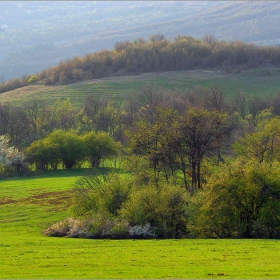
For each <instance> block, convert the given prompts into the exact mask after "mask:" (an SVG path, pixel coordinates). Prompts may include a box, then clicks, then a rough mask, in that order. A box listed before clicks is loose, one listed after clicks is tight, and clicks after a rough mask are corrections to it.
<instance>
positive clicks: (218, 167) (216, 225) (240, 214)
mask: <svg viewBox="0 0 280 280" xmlns="http://www.w3.org/2000/svg"><path fill="white" fill-rule="evenodd" d="M277 100H279V96H278V95H275V96H274V97H270V98H269V97H258V96H256V97H252V98H245V96H244V95H243V94H242V93H240V94H237V95H236V96H235V97H231V99H229V97H227V96H225V94H224V91H223V89H222V88H220V87H219V86H215V85H214V86H212V87H209V88H207V89H202V88H200V87H195V88H191V89H189V90H187V91H186V92H177V91H172V92H170V91H164V90H161V91H156V90H155V89H153V88H152V87H151V86H149V85H146V86H145V87H143V89H142V92H140V93H139V94H137V95H129V96H127V99H126V102H125V104H121V103H119V102H118V101H116V100H108V99H103V98H93V97H87V98H86V99H85V102H84V105H83V106H82V108H79V109H75V108H74V107H73V106H72V104H71V100H70V99H66V100H58V101H57V102H55V103H54V104H52V105H47V104H45V103H43V102H42V101H40V100H38V99H33V100H31V101H30V102H29V103H27V104H25V105H24V106H22V107H14V106H12V105H9V104H4V105H1V106H0V123H1V126H0V128H1V130H2V131H1V134H2V136H1V137H2V138H1V139H2V140H1V143H0V144H1V154H0V163H1V171H2V173H3V174H4V173H5V172H6V174H7V175H15V174H19V173H21V172H25V171H28V170H36V169H37V170H46V169H57V168H73V167H81V166H82V165H83V164H84V163H87V164H88V166H91V167H93V169H92V170H95V167H98V166H99V165H100V163H101V161H102V160H103V159H105V158H108V157H114V158H118V160H119V161H120V162H121V163H122V169H121V170H123V171H125V172H126V175H125V176H124V177H123V176H121V175H119V174H117V173H116V174H110V175H106V176H105V175H104V176H103V177H102V178H100V177H98V176H95V175H94V174H90V175H88V176H85V177H83V178H81V179H79V180H78V181H77V182H76V184H75V188H74V198H73V199H74V200H73V201H74V202H73V205H72V210H73V215H75V217H76V218H75V219H74V220H71V221H72V222H71V223H74V224H72V225H69V224H68V222H69V221H70V220H68V222H65V223H62V224H61V226H60V227H55V228H56V229H58V228H60V229H61V230H62V231H63V232H64V233H58V232H57V231H55V232H54V231H52V230H51V229H50V230H49V231H48V232H49V234H53V235H60V234H62V235H63V234H64V235H67V234H70V233H69V232H68V231H69V230H70V229H71V228H73V229H74V228H76V229H79V230H80V231H78V232H84V233H85V232H87V236H92V237H104V236H109V237H114V236H115V237H127V236H129V232H134V235H133V236H134V237H135V234H136V233H135V232H138V233H139V235H140V236H144V235H145V236H150V237H155V236H157V237H168V238H177V237H214V238H225V237H227V238H231V237H234V238H237V237H246V238H248V237H263V238H279V236H280V220H279V209H280V205H279V194H280V184H279V183H280V182H279V179H278V175H277V174H278V173H279V168H280V165H279V160H280V138H279V137H280V130H279V127H280V120H279V111H278V107H277V104H278V101H277ZM273 105H274V106H273ZM13 117H14V118H15V120H16V123H18V125H17V126H15V124H14V123H13V122H12V121H13V120H14V119H13ZM8 140H9V141H10V145H8ZM11 146H12V147H11ZM14 146H15V147H14ZM17 148H18V149H17ZM76 223H78V224H79V226H77V224H76ZM65 225H67V226H65ZM74 225H75V226H74ZM64 226H65V227H64ZM72 226H73V227H72ZM84 227H86V228H87V229H89V230H88V231H86V230H85V228H84ZM136 229H137V231H136ZM65 231H67V232H66V233H65ZM76 234H78V233H77V232H76ZM78 235H79V234H78Z"/></svg>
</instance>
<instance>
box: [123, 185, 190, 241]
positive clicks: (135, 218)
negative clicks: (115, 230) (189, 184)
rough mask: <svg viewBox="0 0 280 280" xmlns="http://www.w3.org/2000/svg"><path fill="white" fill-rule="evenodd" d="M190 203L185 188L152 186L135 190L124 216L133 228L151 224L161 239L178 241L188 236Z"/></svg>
mask: <svg viewBox="0 0 280 280" xmlns="http://www.w3.org/2000/svg"><path fill="white" fill-rule="evenodd" d="M186 203H187V194H186V190H185V189H184V188H179V187H174V186H169V185H167V186H163V187H158V186H156V185H148V186H146V187H142V188H134V189H133V191H131V193H130V196H129V198H128V200H127V201H126V202H125V203H124V206H123V207H122V209H121V210H120V213H121V217H122V218H123V219H126V220H128V221H129V223H130V225H132V226H139V225H141V226H144V225H146V224H147V223H148V224H150V225H151V226H152V228H155V234H156V235H157V236H158V237H164V238H176V237H181V236H182V235H185V234H186V222H187V220H186V216H185V207H186Z"/></svg>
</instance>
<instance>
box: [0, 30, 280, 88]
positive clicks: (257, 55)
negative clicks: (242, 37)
mask: <svg viewBox="0 0 280 280" xmlns="http://www.w3.org/2000/svg"><path fill="white" fill-rule="evenodd" d="M259 66H274V67H279V66H280V47H278V46H259V45H255V44H249V43H243V42H241V41H234V42H227V41H223V40H218V39H216V38H215V37H214V36H213V35H205V36H203V38H202V39H196V38H194V37H191V36H181V35H178V36H176V37H175V38H174V40H167V39H166V38H165V36H164V35H163V34H155V35H151V36H150V38H149V41H146V40H145V39H143V38H137V39H136V40H135V41H133V42H130V41H124V42H116V43H115V47H114V49H113V50H111V51H107V50H104V51H100V52H95V53H92V54H89V55H86V56H84V57H76V58H74V59H72V60H68V61H65V62H61V63H60V64H58V65H57V66H55V67H51V68H49V69H45V70H43V71H41V72H40V73H39V74H38V75H32V76H25V77H23V78H21V79H19V78H15V79H13V80H10V81H8V82H5V83H2V84H0V92H6V91H9V90H13V89H16V88H19V87H23V86H26V85H28V84H34V83H39V84H40V83H44V84H45V85H65V84H70V83H75V82H78V81H85V80H91V79H96V78H101V77H108V76H122V75H127V74H139V73H149V72H165V71H175V70H177V71H178V70H189V69H207V68H208V69H211V68H218V67H220V68H223V69H224V70H227V71H229V72H230V71H234V70H237V71H238V70H239V71H240V70H248V69H250V68H255V67H259Z"/></svg>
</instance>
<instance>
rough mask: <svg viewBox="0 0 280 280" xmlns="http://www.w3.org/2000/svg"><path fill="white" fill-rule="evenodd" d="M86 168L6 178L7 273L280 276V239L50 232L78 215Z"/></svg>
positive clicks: (3, 263)
mask: <svg viewBox="0 0 280 280" xmlns="http://www.w3.org/2000/svg"><path fill="white" fill-rule="evenodd" d="M105 170H106V169H103V170H100V171H99V174H102V173H104V171H105ZM85 171H88V170H78V169H76V170H70V171H69V170H59V171H48V172H44V173H43V174H41V175H40V176H39V175H37V176H33V177H28V178H20V179H6V180H1V181H0V256H1V258H0V278H10V279H11V278H49V279H50V278H52V279H54V278H56V279H57V278H61V279H62V278H64V279H65V278H68V279H70V278H71V279H74V278H107V279H108V278H114V279H125V278H130V279H131V278H133V279H136V278H191V279H195V278H230V279H245V278H251V279H256V278H259V279H264V278H275V279H276V278H278V277H279V275H280V266H279V253H280V241H279V240H211V239H210V240H199V239H198V240H190V239H189V240H186V239H185V240H93V239H75V238H55V237H45V236H43V235H42V233H41V232H42V230H43V229H45V228H47V227H48V226H49V225H51V224H53V223H55V222H57V221H61V220H63V219H65V218H66V217H68V216H70V215H71V212H70V211H69V210H68V206H69V205H70V201H71V189H72V186H73V183H74V182H75V180H76V178H78V177H79V176H81V175H83V174H84V172H85Z"/></svg>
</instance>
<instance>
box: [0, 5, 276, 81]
mask: <svg viewBox="0 0 280 280" xmlns="http://www.w3.org/2000/svg"><path fill="white" fill-rule="evenodd" d="M279 13H280V4H279V2H277V1H161V2H159V1H70V2H69V1H51V2H50V1H2V2H1V3H0V82H1V81H2V82H3V81H7V80H9V79H11V78H14V77H16V76H18V77H21V76H24V75H29V74H34V73H38V72H40V71H41V70H43V69H44V68H47V67H50V66H53V65H56V64H57V63H59V62H61V61H64V60H66V59H71V58H74V57H75V56H84V55H86V54H88V53H92V52H96V51H100V50H104V49H112V48H113V47H114V44H115V42H116V41H127V40H129V41H132V40H134V39H135V38H137V37H143V38H144V39H146V40H148V38H149V36H150V35H151V34H156V33H159V32H160V33H163V34H164V35H165V36H166V38H168V39H169V40H171V39H172V38H174V37H175V36H176V35H177V34H188V35H190V36H193V37H196V38H201V37H202V36H203V35H204V34H207V33H208V34H214V35H215V36H216V37H217V38H219V39H221V40H227V41H235V40H241V41H243V42H251V43H257V44H266V45H273V44H278V43H279V38H280V35H279V30H278V28H277V26H279V17H278V15H279Z"/></svg>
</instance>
